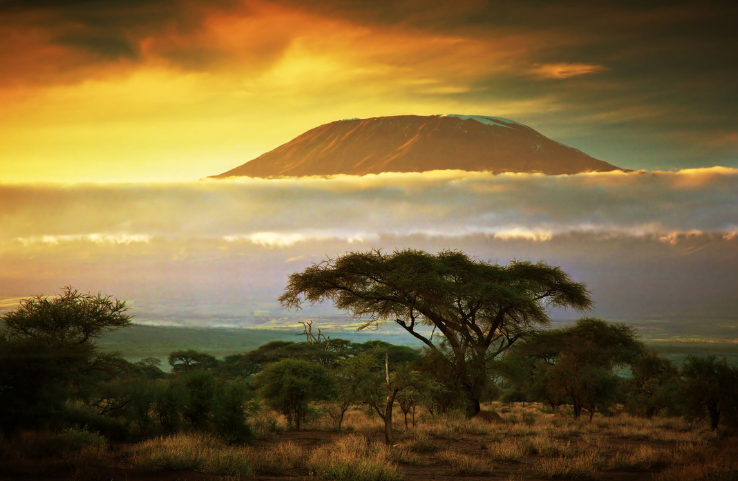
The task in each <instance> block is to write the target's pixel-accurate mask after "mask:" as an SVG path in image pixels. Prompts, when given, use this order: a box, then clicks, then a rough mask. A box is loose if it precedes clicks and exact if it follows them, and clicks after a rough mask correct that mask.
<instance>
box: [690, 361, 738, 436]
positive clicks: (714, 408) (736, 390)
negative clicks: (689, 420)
mask: <svg viewBox="0 0 738 481" xmlns="http://www.w3.org/2000/svg"><path fill="white" fill-rule="evenodd" d="M682 377H683V378H684V381H685V385H684V402H685V404H686V408H687V411H688V414H689V415H691V416H693V417H695V418H703V417H705V416H707V417H709V419H710V427H711V428H712V429H717V427H718V425H719V424H720V421H721V420H725V421H727V423H729V424H731V425H733V426H735V425H738V368H736V367H734V366H731V365H729V364H728V363H727V361H726V360H725V359H717V358H715V357H713V356H707V357H702V358H700V357H692V356H689V357H687V360H686V361H685V363H684V366H682Z"/></svg>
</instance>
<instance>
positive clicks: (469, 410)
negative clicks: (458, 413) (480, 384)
mask: <svg viewBox="0 0 738 481" xmlns="http://www.w3.org/2000/svg"><path fill="white" fill-rule="evenodd" d="M462 386H463V391H464V394H466V401H467V403H466V417H467V418H472V417H474V416H475V415H476V414H477V413H478V412H479V411H481V410H482V405H481V403H480V401H479V396H477V394H476V393H475V392H474V389H473V388H472V387H471V386H469V385H468V384H467V383H464V384H463V385H462Z"/></svg>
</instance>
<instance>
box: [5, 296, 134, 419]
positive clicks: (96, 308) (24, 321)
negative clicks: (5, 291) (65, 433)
mask: <svg viewBox="0 0 738 481" xmlns="http://www.w3.org/2000/svg"><path fill="white" fill-rule="evenodd" d="M127 309H128V308H127V307H126V305H125V302H123V301H118V300H114V299H112V298H111V297H110V296H105V295H102V294H97V295H93V294H82V293H80V292H78V291H76V290H74V289H72V288H70V287H65V288H64V289H63V290H62V293H61V295H59V296H57V297H45V296H37V297H33V298H30V299H24V300H22V301H21V303H20V305H19V307H18V308H17V309H15V310H13V311H10V312H7V313H6V314H4V315H3V316H2V318H1V319H0V322H1V323H2V329H1V331H2V334H1V335H0V405H2V409H0V429H2V430H3V431H5V432H12V431H14V430H16V429H18V428H21V427H43V426H53V425H54V424H55V423H58V422H59V421H58V420H59V416H60V413H61V412H62V410H63V407H64V404H65V403H66V401H67V399H69V398H70V397H72V396H73V395H74V394H75V391H78V390H79V388H80V387H84V386H87V385H90V384H91V381H92V380H93V378H94V377H95V376H98V375H99V374H100V373H104V372H107V371H108V370H109V369H111V368H112V367H113V366H114V365H116V363H117V360H116V358H115V356H110V355H100V354H99V352H98V351H97V348H96V346H95V345H94V344H93V342H92V341H93V340H94V339H96V338H98V337H99V336H100V335H102V334H103V333H105V332H109V331H111V330H115V329H118V328H120V327H124V326H127V325H129V324H130V316H129V315H127V314H126V311H127Z"/></svg>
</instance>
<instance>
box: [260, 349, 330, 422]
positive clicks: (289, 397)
mask: <svg viewBox="0 0 738 481" xmlns="http://www.w3.org/2000/svg"><path fill="white" fill-rule="evenodd" d="M254 385H255V387H256V388H257V390H258V392H259V394H260V395H261V397H262V398H263V399H264V400H265V401H266V403H267V405H269V407H271V408H272V409H274V410H275V411H278V412H281V413H282V414H284V415H285V416H286V417H287V420H288V421H289V422H290V424H294V426H295V427H296V428H297V429H298V430H299V429H300V428H301V426H302V423H303V422H304V421H305V419H306V417H307V415H308V413H309V406H310V402H312V401H322V400H327V399H329V398H330V397H331V393H332V391H333V379H332V378H331V376H330V375H329V373H328V371H327V370H326V369H325V368H324V367H322V366H320V365H318V364H313V363H310V362H307V361H301V360H296V359H283V360H281V361H279V362H276V363H274V364H270V365H269V366H267V367H266V368H265V369H264V370H263V371H262V372H261V373H259V374H258V375H257V376H256V378H255V379H254Z"/></svg>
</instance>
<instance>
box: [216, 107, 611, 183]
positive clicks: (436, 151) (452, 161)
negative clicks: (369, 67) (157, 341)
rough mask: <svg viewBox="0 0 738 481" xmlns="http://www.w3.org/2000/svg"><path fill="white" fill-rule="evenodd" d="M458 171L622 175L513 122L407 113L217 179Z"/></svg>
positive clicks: (274, 154) (329, 134)
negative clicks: (610, 173) (608, 173)
mask: <svg viewBox="0 0 738 481" xmlns="http://www.w3.org/2000/svg"><path fill="white" fill-rule="evenodd" d="M448 169H459V170H468V171H491V172H496V173H500V172H541V173H544V174H576V173H579V172H605V171H612V170H622V169H619V168H618V167H615V166H614V165H611V164H608V163H607V162H603V161H601V160H597V159H595V158H593V157H590V156H589V155H587V154H585V153H584V152H582V151H580V150H577V149H574V148H571V147H567V146H566V145H563V144H560V143H558V142H556V141H554V140H551V139H549V138H548V137H545V136H544V135H542V134H540V133H538V132H536V131H535V130H533V129H532V128H530V127H528V126H526V125H523V124H519V123H517V122H515V121H513V120H508V119H503V118H499V117H485V116H479V115H432V116H428V117H421V116H417V115H400V116H396V117H375V118H370V119H349V120H340V121H337V122H331V123H329V124H325V125H321V126H320V127H316V128H314V129H312V130H308V131H307V132H305V133H304V134H302V135H300V136H299V137H297V138H295V139H293V140H291V141H289V142H287V143H286V144H283V145H281V146H279V147H277V148H276V149H274V150H272V151H271V152H267V153H265V154H263V155H261V156H259V157H257V158H256V159H254V160H251V161H249V162H246V163H245V164H243V165H241V166H239V167H236V168H235V169H232V170H229V171H228V172H224V173H222V174H220V175H216V176H214V177H215V178H225V177H234V176H249V177H283V176H287V177H301V176H308V175H333V174H350V175H366V174H379V173H381V172H424V171H429V170H448Z"/></svg>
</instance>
